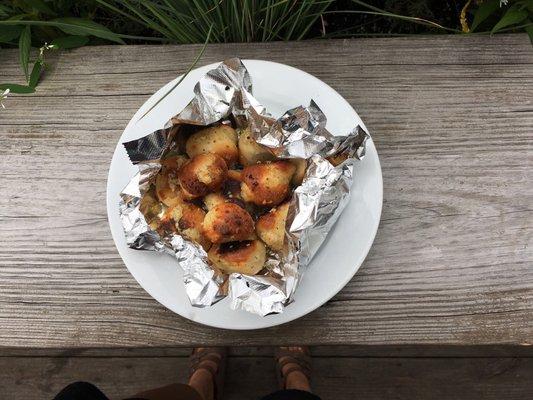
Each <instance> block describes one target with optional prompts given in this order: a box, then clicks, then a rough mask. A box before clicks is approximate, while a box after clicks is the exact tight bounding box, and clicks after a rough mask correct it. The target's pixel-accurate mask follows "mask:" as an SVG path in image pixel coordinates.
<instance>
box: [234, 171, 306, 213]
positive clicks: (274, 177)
mask: <svg viewBox="0 0 533 400" xmlns="http://www.w3.org/2000/svg"><path fill="white" fill-rule="evenodd" d="M295 170H296V167H295V166H294V165H293V164H291V163H290V162H288V161H276V162H272V163H264V164H255V165H250V166H248V167H246V168H244V170H243V171H242V184H241V194H242V198H243V200H244V201H248V202H251V203H254V204H256V205H258V206H276V205H278V204H279V203H281V202H282V201H283V200H285V197H287V194H288V193H289V185H290V182H291V178H292V176H293V175H294V172H295Z"/></svg>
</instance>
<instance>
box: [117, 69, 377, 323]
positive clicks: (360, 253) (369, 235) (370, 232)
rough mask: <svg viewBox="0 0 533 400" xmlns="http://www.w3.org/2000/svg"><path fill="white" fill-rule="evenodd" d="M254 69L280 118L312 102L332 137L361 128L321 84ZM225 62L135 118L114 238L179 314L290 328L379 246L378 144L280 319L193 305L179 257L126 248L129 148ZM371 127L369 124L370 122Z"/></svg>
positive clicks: (262, 98)
mask: <svg viewBox="0 0 533 400" xmlns="http://www.w3.org/2000/svg"><path fill="white" fill-rule="evenodd" d="M243 63H244V64H245V66H246V68H247V69H248V71H249V72H250V75H251V77H252V83H253V94H254V96H255V97H256V98H257V99H258V101H259V102H260V103H261V104H263V105H264V106H266V108H267V110H268V111H269V112H270V113H271V114H272V115H274V116H280V115H281V114H282V113H283V112H285V111H286V110H288V109H290V108H292V107H296V106H298V105H308V104H309V101H310V100H311V99H313V100H314V101H315V102H316V103H317V104H318V106H319V107H320V108H321V109H322V111H324V113H325V115H326V117H327V119H328V122H327V129H328V130H329V131H330V132H332V133H333V134H336V135H340V134H346V133H348V132H349V131H350V130H351V129H352V128H353V127H354V126H355V125H356V124H357V123H360V124H362V122H361V120H360V118H359V116H358V115H357V113H356V112H355V111H354V109H353V108H352V107H351V106H350V104H348V102H347V101H346V100H344V99H343V98H342V97H341V96H340V95H339V94H338V93H337V92H336V91H335V90H333V89H332V88H331V87H329V86H328V85H326V84H325V83H324V82H322V81H321V80H319V79H317V78H315V77H314V76H312V75H309V74H308V73H306V72H303V71H301V70H299V69H296V68H293V67H289V66H287V65H283V64H278V63H273V62H269V61H261V60H243ZM217 65H218V64H211V65H206V66H204V67H201V68H197V69H195V70H193V71H191V72H190V73H189V75H188V76H187V78H186V79H184V81H183V82H182V83H181V84H180V85H179V86H178V87H177V88H176V89H175V90H174V91H173V92H172V93H171V94H170V95H168V96H167V97H166V98H165V99H164V100H163V101H162V102H161V103H159V104H158V105H157V107H155V108H154V109H153V110H152V111H151V112H150V113H148V115H146V116H145V117H144V118H143V119H141V120H140V121H138V119H139V118H140V116H141V115H143V114H144V113H145V112H146V110H148V109H149V107H151V106H152V105H153V104H154V103H155V102H156V101H157V100H158V99H159V98H160V97H161V96H162V95H163V94H164V93H166V92H167V91H168V90H169V89H170V87H172V85H173V84H174V83H175V82H176V81H177V80H178V79H179V77H178V78H176V79H175V80H174V81H172V82H169V83H168V84H167V85H165V86H164V87H162V88H161V89H159V90H158V91H157V92H156V93H155V94H154V95H153V96H152V97H150V99H148V101H147V102H146V103H144V105H143V106H142V107H141V108H140V109H139V110H138V111H137V113H136V114H135V115H134V116H133V118H132V119H131V121H130V122H129V124H128V126H127V127H126V129H125V130H124V133H123V134H122V136H121V137H120V140H119V142H118V144H117V147H116V149H115V153H114V154H113V160H112V161H111V167H110V169H109V177H108V181H107V213H108V218H109V225H110V226H111V232H112V234H113V239H114V241H115V244H116V246H117V249H118V252H119V253H120V255H121V257H122V259H123V260H124V263H125V264H126V267H127V268H128V270H129V271H130V273H131V274H132V275H133V277H134V278H135V279H136V280H137V282H139V284H140V285H141V286H142V287H143V288H144V289H145V290H146V291H147V292H148V293H149V294H150V295H151V296H152V297H153V298H155V299H156V300H157V301H159V302H160V303H161V304H163V305H164V306H165V307H167V308H169V309H170V310H172V311H174V312H175V313H177V314H179V315H181V316H183V317H185V318H188V319H190V320H193V321H196V322H199V323H201V324H205V325H210V326H213V327H218V328H227V329H258V328H266V327H270V326H274V325H279V324H283V323H285V322H289V321H292V320H294V319H296V318H299V317H301V316H303V315H305V314H307V313H309V312H311V311H313V310H314V309H316V308H318V307H320V306H321V305H322V304H324V303H325V302H326V301H328V300H329V299H330V298H332V297H333V296H334V295H335V294H336V293H338V292H339V291H340V290H341V289H342V288H343V287H344V286H345V285H346V284H347V283H348V281H350V279H351V278H352V277H353V275H354V274H355V273H356V272H357V270H358V269H359V267H360V266H361V263H362V262H363V260H364V259H365V257H366V255H367V253H368V251H369V250H370V246H371V245H372V242H373V241H374V237H375V235H376V231H377V229H378V224H379V219H380V215H381V204H382V200H383V185H382V178H381V167H380V165H379V159H378V154H377V152H376V148H375V147H374V143H373V142H372V141H371V140H370V141H368V146H367V150H366V157H365V158H364V159H363V160H362V161H361V162H357V163H356V164H355V169H354V171H355V179H354V181H355V182H354V185H353V187H352V193H351V195H350V196H351V197H350V201H349V203H348V205H347V206H346V208H345V209H344V211H343V213H342V214H341V216H340V217H339V220H338V221H337V223H336V224H335V226H334V227H333V228H332V230H331V231H330V233H329V235H328V238H327V239H326V241H325V243H324V244H323V245H322V247H321V248H320V250H319V251H318V252H317V254H316V255H315V257H314V258H313V260H312V261H311V263H310V264H309V266H308V267H306V268H305V271H304V275H303V278H302V280H301V282H300V285H299V287H298V288H297V290H296V293H295V296H294V300H295V301H294V302H293V303H292V304H290V305H289V306H288V307H286V308H285V310H284V312H283V313H281V314H276V315H269V316H266V317H261V316H258V315H254V314H250V313H248V312H245V311H234V310H231V309H230V308H229V301H228V300H227V299H223V300H222V301H220V302H218V303H217V304H215V305H214V306H212V307H207V308H196V307H192V306H191V305H190V303H189V300H188V298H187V295H186V293H185V290H184V286H183V281H182V272H181V269H180V267H179V266H178V264H177V262H176V260H175V259H174V258H172V257H171V256H169V255H166V254H160V253H157V252H153V251H139V250H132V249H130V248H129V247H128V246H127V245H126V241H125V238H124V233H123V230H122V224H121V222H120V218H119V209H118V201H119V193H120V192H121V190H122V189H123V188H124V187H125V186H126V184H127V183H128V182H129V180H130V179H131V177H132V176H133V175H135V173H136V172H137V167H136V166H133V165H132V164H131V162H130V161H129V159H128V156H127V154H126V151H125V150H124V148H123V146H122V143H123V142H126V141H129V140H133V139H137V138H140V137H142V136H144V135H146V134H148V133H150V132H152V131H154V130H156V129H160V128H161V127H162V126H163V125H164V124H165V122H167V120H168V119H169V118H170V117H171V116H173V115H175V114H176V113H177V112H178V111H179V110H181V109H182V108H183V107H185V105H187V103H188V102H189V101H190V100H191V99H192V97H193V87H194V85H195V83H196V82H197V81H198V80H199V79H200V78H201V77H202V76H203V75H204V74H205V73H206V72H207V71H209V70H210V69H213V68H215V67H216V66H217ZM363 126H364V125H363Z"/></svg>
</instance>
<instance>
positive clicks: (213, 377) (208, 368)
mask: <svg viewBox="0 0 533 400" xmlns="http://www.w3.org/2000/svg"><path fill="white" fill-rule="evenodd" d="M226 353H227V351H226V349H225V348H224V347H197V348H195V349H193V351H192V354H191V356H190V364H191V366H190V378H189V386H192V387H193V388H194V389H196V391H197V392H198V393H199V394H200V395H201V396H202V398H203V400H220V399H222V391H223V389H224V374H225V372H226Z"/></svg>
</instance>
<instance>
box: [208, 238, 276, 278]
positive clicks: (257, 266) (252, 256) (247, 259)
mask: <svg viewBox="0 0 533 400" xmlns="http://www.w3.org/2000/svg"><path fill="white" fill-rule="evenodd" d="M208 257H209V260H210V261H211V262H212V263H213V264H214V266H215V267H217V268H219V269H220V270H222V271H224V272H226V273H228V274H230V273H232V272H236V273H241V274H246V275H255V274H257V273H258V272H259V271H261V270H262V269H263V266H264V265H265V261H266V247H265V245H264V244H263V242H261V241H260V240H249V241H244V242H230V243H222V244H215V245H213V246H212V247H211V249H210V250H209V253H208Z"/></svg>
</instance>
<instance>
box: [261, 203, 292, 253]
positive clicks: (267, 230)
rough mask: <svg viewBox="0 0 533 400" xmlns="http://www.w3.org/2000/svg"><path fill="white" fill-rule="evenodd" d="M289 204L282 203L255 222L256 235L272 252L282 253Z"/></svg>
mask: <svg viewBox="0 0 533 400" xmlns="http://www.w3.org/2000/svg"><path fill="white" fill-rule="evenodd" d="M288 211H289V203H288V202H286V203H283V204H281V205H279V206H278V207H276V208H273V209H272V210H270V212H268V213H266V214H264V215H262V216H261V217H259V219H258V220H257V224H256V230H257V234H258V235H259V237H260V238H261V240H262V241H263V242H265V243H266V245H267V246H269V247H270V248H271V249H272V250H275V251H282V250H283V247H284V244H285V221H287V212H288Z"/></svg>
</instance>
